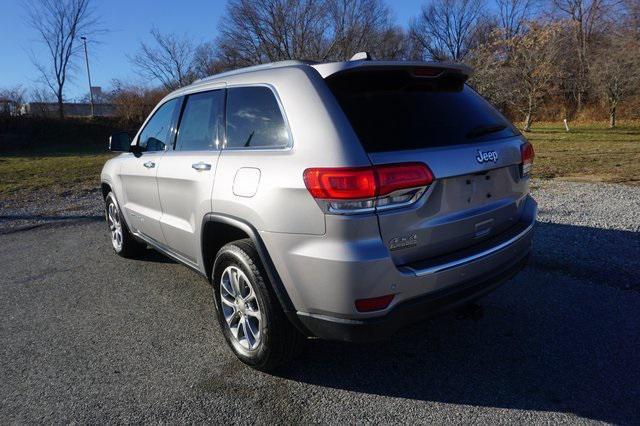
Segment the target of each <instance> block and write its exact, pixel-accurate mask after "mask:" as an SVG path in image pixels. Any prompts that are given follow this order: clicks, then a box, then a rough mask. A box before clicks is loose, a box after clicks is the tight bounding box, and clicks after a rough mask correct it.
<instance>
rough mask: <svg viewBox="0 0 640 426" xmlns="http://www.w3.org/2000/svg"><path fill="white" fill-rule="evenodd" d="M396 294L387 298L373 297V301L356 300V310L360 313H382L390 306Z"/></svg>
mask: <svg viewBox="0 0 640 426" xmlns="http://www.w3.org/2000/svg"><path fill="white" fill-rule="evenodd" d="M394 297H395V294H387V295H386V296H380V297H372V298H371V299H358V300H356V309H357V310H358V311H359V312H371V311H380V310H382V309H385V308H386V307H387V306H389V303H391V301H392V300H393V298H394Z"/></svg>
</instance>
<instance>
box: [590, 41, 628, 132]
mask: <svg viewBox="0 0 640 426" xmlns="http://www.w3.org/2000/svg"><path fill="white" fill-rule="evenodd" d="M596 53H597V54H595V55H594V57H595V59H594V61H593V64H592V66H591V67H590V77H591V81H592V82H593V87H594V88H595V92H596V94H597V95H598V98H599V99H600V101H601V102H602V104H603V105H604V106H605V108H606V109H607V111H608V113H609V127H611V128H613V127H615V125H616V112H617V108H618V105H619V104H620V102H621V101H623V100H624V99H626V98H628V97H629V96H630V95H633V94H636V93H638V86H640V43H639V42H638V40H636V39H635V38H634V37H633V36H632V34H631V33H630V34H629V36H627V37H624V36H619V35H618V36H615V35H614V36H612V37H610V38H609V40H608V41H607V43H606V45H603V46H602V47H601V48H600V50H599V51H598V52H596Z"/></svg>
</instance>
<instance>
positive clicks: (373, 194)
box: [303, 163, 433, 213]
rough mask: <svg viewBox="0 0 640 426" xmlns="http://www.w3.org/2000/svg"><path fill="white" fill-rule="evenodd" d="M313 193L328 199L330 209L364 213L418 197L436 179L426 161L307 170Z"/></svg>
mask: <svg viewBox="0 0 640 426" xmlns="http://www.w3.org/2000/svg"><path fill="white" fill-rule="evenodd" d="M303 177H304V183H305V185H306V186H307V189H308V190H309V193H311V195H312V196H313V197H314V198H315V199H316V200H321V201H324V202H326V203H327V207H328V208H327V210H328V212H330V213H363V212H369V211H372V210H374V209H376V208H378V209H385V208H393V207H398V206H401V205H406V204H408V203H411V202H414V201H416V200H417V199H418V198H419V196H420V195H422V193H423V192H424V189H425V188H426V187H427V186H429V185H430V184H431V182H433V174H432V173H431V170H429V168H428V167H427V166H426V165H424V164H423V163H403V164H389V165H381V166H372V167H356V168H313V169H307V170H305V171H304V175H303Z"/></svg>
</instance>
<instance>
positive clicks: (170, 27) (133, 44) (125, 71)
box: [0, 0, 426, 99]
mask: <svg viewBox="0 0 640 426" xmlns="http://www.w3.org/2000/svg"><path fill="white" fill-rule="evenodd" d="M424 1H426V0H387V4H389V5H390V6H391V8H392V10H393V11H394V13H395V15H396V20H397V23H398V24H400V25H402V26H405V25H406V24H407V22H408V21H409V19H410V18H411V17H412V16H414V15H416V14H417V13H418V11H419V9H420V5H421V4H422V3H423V2H424ZM94 6H95V7H96V12H97V15H98V16H100V18H102V22H103V23H104V26H105V27H106V28H107V29H108V30H109V32H108V33H106V34H104V35H102V36H101V37H100V41H101V43H100V44H99V45H90V46H89V60H90V65H91V79H92V83H93V85H94V86H102V87H104V88H108V87H109V86H110V83H111V81H112V80H113V79H114V78H120V79H129V80H135V81H140V78H139V77H138V76H137V75H136V74H135V73H133V71H132V70H131V66H130V64H129V62H128V60H127V56H126V55H133V54H134V53H135V52H136V50H137V48H138V46H139V44H140V41H143V40H148V39H149V30H150V29H151V27H152V26H154V25H155V26H157V27H158V28H160V30H161V31H163V32H175V33H178V34H185V35H188V36H190V37H193V38H195V39H197V40H201V41H205V40H212V39H213V38H214V37H215V36H216V26H217V24H218V22H219V20H220V17H221V15H222V13H223V11H224V9H225V6H226V1H224V0H182V1H178V2H176V1H168V0H98V1H95V2H94ZM30 50H33V51H35V52H36V53H37V52H42V48H41V46H40V45H39V44H38V43H36V40H35V38H34V34H33V31H32V30H31V29H30V28H29V27H28V26H27V25H26V24H25V20H24V10H23V8H22V0H0V88H2V87H10V86H14V85H16V84H22V85H23V86H25V87H27V88H31V87H33V86H34V85H36V84H37V83H36V81H37V77H38V75H37V73H36V70H35V69H34V67H33V65H32V63H31V61H30V57H29V53H28V52H29V51H30ZM79 65H81V67H80V68H79V69H78V72H77V73H76V75H75V76H74V79H73V81H71V83H69V84H68V86H67V88H66V96H67V98H69V99H75V98H78V97H81V96H83V95H85V94H86V92H87V89H86V87H87V81H86V71H85V67H84V63H80V62H79Z"/></svg>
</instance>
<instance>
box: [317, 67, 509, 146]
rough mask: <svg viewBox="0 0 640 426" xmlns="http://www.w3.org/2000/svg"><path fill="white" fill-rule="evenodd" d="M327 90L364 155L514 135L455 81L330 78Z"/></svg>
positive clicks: (398, 75) (388, 75) (375, 75)
mask: <svg viewBox="0 0 640 426" xmlns="http://www.w3.org/2000/svg"><path fill="white" fill-rule="evenodd" d="M328 84H329V87H330V88H331V90H332V91H333V93H334V94H335V96H336V98H337V99H338V102H339V103H340V105H341V106H342V109H343V110H344V112H345V114H346V115H347V117H348V119H349V121H350V122H351V125H352V126H353V129H354V130H355V132H356V133H357V135H358V138H359V139H360V142H361V143H362V145H363V146H364V148H365V150H366V151H368V152H380V151H396V150H407V149H419V148H425V147H432V146H445V145H454V144H465V143H472V142H478V141H482V140H487V139H491V138H500V137H507V136H513V135H515V134H517V130H515V128H514V127H513V126H512V125H511V124H510V123H509V122H508V121H507V120H506V119H505V118H504V117H503V116H502V114H500V113H499V112H498V111H497V110H496V109H495V108H493V107H492V106H491V105H490V104H489V103H488V102H487V101H485V100H484V99H483V98H482V97H481V96H480V95H478V94H477V93H476V92H475V91H474V90H473V89H471V88H470V87H468V86H467V85H465V84H464V83H463V82H462V81H461V80H460V79H459V78H456V77H447V76H442V77H438V78H435V79H426V78H416V77H412V76H411V75H410V74H409V73H408V72H407V71H378V72H371V71H370V72H368V73H352V74H347V75H344V76H336V77H335V78H333V79H329V81H328Z"/></svg>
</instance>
